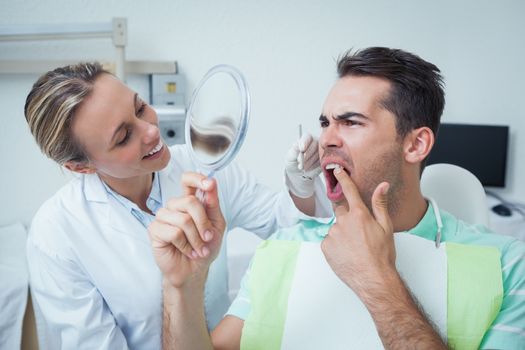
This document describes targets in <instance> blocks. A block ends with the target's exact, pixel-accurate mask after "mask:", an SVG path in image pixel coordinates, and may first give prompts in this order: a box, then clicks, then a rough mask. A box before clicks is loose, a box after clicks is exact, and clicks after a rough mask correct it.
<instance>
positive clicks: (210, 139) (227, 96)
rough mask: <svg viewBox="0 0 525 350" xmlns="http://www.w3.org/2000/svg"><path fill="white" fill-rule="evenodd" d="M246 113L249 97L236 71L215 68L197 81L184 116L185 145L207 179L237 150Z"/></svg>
mask: <svg viewBox="0 0 525 350" xmlns="http://www.w3.org/2000/svg"><path fill="white" fill-rule="evenodd" d="M249 113H250V94H249V92H248V87H247V85H246V81H245V80H244V77H243V75H242V74H241V72H239V71H238V70H237V69H236V68H234V67H232V66H228V65H218V66H215V67H213V68H212V69H210V70H209V71H208V72H207V73H206V75H205V76H204V78H202V80H201V81H200V82H199V84H198V85H197V87H196V88H195V91H194V92H193V95H192V97H191V102H190V105H189V107H188V112H187V115H186V125H185V129H186V130H185V132H186V144H187V145H188V148H189V152H190V154H191V155H192V157H193V159H194V160H195V161H196V162H197V163H198V164H200V165H201V166H202V167H203V168H204V169H205V170H206V171H208V172H209V174H208V176H209V177H211V176H212V175H213V174H214V173H215V172H216V171H217V170H219V169H221V168H223V167H224V166H226V165H227V164H228V163H229V162H230V161H231V160H232V159H233V158H234V157H235V155H236V154H237V152H238V151H239V149H240V147H241V145H242V142H243V140H244V136H245V135H246V130H247V127H248V118H249Z"/></svg>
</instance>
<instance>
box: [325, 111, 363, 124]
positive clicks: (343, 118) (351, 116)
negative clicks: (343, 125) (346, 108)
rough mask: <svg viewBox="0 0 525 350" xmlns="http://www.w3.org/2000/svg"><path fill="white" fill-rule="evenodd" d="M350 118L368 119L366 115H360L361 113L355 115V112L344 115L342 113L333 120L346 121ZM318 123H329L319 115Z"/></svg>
mask: <svg viewBox="0 0 525 350" xmlns="http://www.w3.org/2000/svg"><path fill="white" fill-rule="evenodd" d="M350 118H363V119H369V118H368V117H367V116H366V115H364V114H362V113H357V112H346V113H343V114H341V115H337V116H335V117H334V120H346V119H350ZM319 122H321V123H323V122H329V120H328V118H327V117H326V116H325V115H323V114H321V115H320V116H319Z"/></svg>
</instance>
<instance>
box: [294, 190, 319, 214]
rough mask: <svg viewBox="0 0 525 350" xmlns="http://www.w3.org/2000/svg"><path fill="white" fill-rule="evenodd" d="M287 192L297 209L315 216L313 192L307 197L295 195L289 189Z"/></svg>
mask: <svg viewBox="0 0 525 350" xmlns="http://www.w3.org/2000/svg"><path fill="white" fill-rule="evenodd" d="M289 193H290V197H291V198H292V200H293V202H294V204H295V207H296V208H297V209H299V211H301V212H302V213H303V214H306V215H308V216H315V193H314V194H313V195H312V196H311V197H308V198H301V197H297V196H296V195H294V194H293V193H292V192H291V191H289Z"/></svg>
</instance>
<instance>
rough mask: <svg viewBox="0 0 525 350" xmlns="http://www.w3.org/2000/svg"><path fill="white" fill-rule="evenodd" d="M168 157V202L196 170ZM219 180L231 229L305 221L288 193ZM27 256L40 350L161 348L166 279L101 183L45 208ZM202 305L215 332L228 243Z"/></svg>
mask: <svg viewBox="0 0 525 350" xmlns="http://www.w3.org/2000/svg"><path fill="white" fill-rule="evenodd" d="M171 155H172V157H171V161H170V163H169V165H168V166H167V167H166V169H164V170H162V171H161V172H160V175H159V179H160V186H161V192H162V200H163V202H164V203H163V204H165V202H166V201H167V200H168V199H169V198H172V197H174V196H180V195H181V187H180V178H181V174H182V173H183V172H185V171H199V169H198V168H197V166H196V164H195V163H194V162H193V161H192V159H191V157H190V156H189V154H188V153H187V151H186V148H185V147H184V146H181V145H179V146H174V147H172V148H171ZM215 177H216V179H217V181H218V189H219V198H220V203H221V208H222V211H223V214H224V217H225V219H226V222H227V224H228V230H229V229H233V228H235V227H242V228H244V229H246V230H249V231H252V232H254V233H256V234H257V235H259V236H260V237H262V238H266V237H267V236H268V235H270V234H271V233H272V232H273V231H274V230H275V229H276V228H277V227H278V226H287V225H291V224H293V223H294V222H296V221H297V220H298V219H299V217H300V216H301V215H300V214H299V212H298V211H297V209H295V207H294V206H293V203H292V201H291V199H290V198H289V196H288V195H287V194H286V193H285V192H284V191H283V192H282V193H275V192H273V191H270V190H269V189H268V188H266V187H264V186H262V185H260V184H258V183H257V182H256V180H255V178H254V177H253V176H251V175H250V174H249V173H247V172H246V171H244V170H243V169H241V168H240V167H238V166H237V165H235V164H231V165H229V166H228V167H226V168H224V169H222V170H221V171H219V172H217V173H216V175H215ZM325 202H326V201H325ZM319 203H321V202H320V201H319ZM325 205H326V204H325ZM328 210H329V209H328ZM27 255H28V264H29V271H30V285H31V290H32V297H33V301H34V304H35V313H36V320H37V327H38V332H39V338H40V343H41V344H40V345H41V348H42V349H48V348H49V349H60V348H62V349H80V348H83V349H84V348H85V349H111V350H114V349H126V348H130V349H160V348H161V331H162V291H161V279H162V277H161V273H160V271H159V269H158V267H157V265H156V264H155V261H154V259H153V256H152V253H151V247H150V242H149V238H148V235H147V231H146V229H145V228H144V227H143V225H142V224H141V223H140V222H139V221H138V220H137V219H136V218H135V217H133V216H132V215H131V213H129V211H127V210H126V209H125V208H124V206H122V205H121V204H120V203H119V202H117V201H116V199H115V198H114V197H113V196H110V195H108V193H107V192H106V190H105V188H104V186H103V184H102V182H101V180H100V179H99V177H98V176H97V175H83V176H81V177H79V178H76V179H73V180H72V181H71V182H70V183H69V184H67V185H66V186H64V187H63V188H62V189H61V190H59V191H58V192H57V193H56V194H55V195H54V196H53V197H52V198H50V199H49V200H47V201H46V202H45V203H44V204H43V205H42V207H41V208H40V209H39V211H38V212H37V214H36V215H35V217H34V219H33V222H32V225H31V230H30V234H29V238H28V243H27ZM205 305H206V316H207V320H208V325H209V327H210V328H213V327H214V326H215V325H216V324H217V323H218V321H219V320H220V319H221V318H222V316H223V315H224V313H225V312H226V310H227V307H228V305H229V299H228V270H227V261H226V244H225V241H224V242H223V244H222V248H221V251H220V253H219V256H218V257H217V259H216V260H215V261H214V262H213V264H212V265H211V267H210V272H209V277H208V280H207V283H206V290H205Z"/></svg>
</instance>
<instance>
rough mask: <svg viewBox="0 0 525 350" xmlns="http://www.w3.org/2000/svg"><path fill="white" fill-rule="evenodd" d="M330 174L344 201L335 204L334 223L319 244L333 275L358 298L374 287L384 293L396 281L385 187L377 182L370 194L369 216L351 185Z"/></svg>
mask: <svg viewBox="0 0 525 350" xmlns="http://www.w3.org/2000/svg"><path fill="white" fill-rule="evenodd" d="M334 175H335V177H336V178H337V180H338V181H339V183H340V184H341V187H342V189H343V193H344V196H345V198H346V201H344V200H343V201H342V202H340V203H337V204H336V207H335V209H334V210H335V216H336V223H335V224H334V225H333V226H332V227H331V228H330V230H329V232H328V235H327V236H326V238H325V239H324V240H323V242H322V244H321V249H322V251H323V253H324V255H325V257H326V260H327V262H328V264H329V265H330V266H331V268H332V270H333V271H334V272H335V274H336V275H337V276H338V277H339V278H340V279H341V280H342V281H343V282H344V283H346V284H347V285H348V286H349V287H350V288H352V290H353V291H354V292H355V293H356V294H357V295H358V296H360V297H361V298H363V296H364V295H365V294H367V293H373V292H374V291H375V290H374V288H376V289H377V290H380V291H382V292H384V291H385V290H388V286H389V285H390V282H392V281H393V280H395V279H397V278H398V274H397V270H396V267H395V261H396V251H395V246H394V236H393V226H392V221H391V219H390V216H389V213H388V200H387V192H388V188H389V184H388V183H387V182H382V183H380V184H379V185H378V186H377V187H376V189H375V191H374V193H373V195H372V209H373V210H372V211H373V215H372V213H370V210H368V208H367V206H366V205H365V203H364V202H363V200H362V199H361V196H360V195H359V192H358V190H357V187H356V186H355V184H354V182H353V181H352V179H351V178H350V176H349V175H348V173H346V171H344V169H342V168H339V169H336V170H334Z"/></svg>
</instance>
